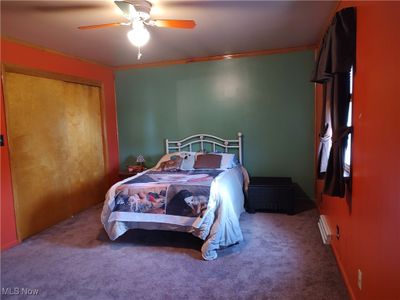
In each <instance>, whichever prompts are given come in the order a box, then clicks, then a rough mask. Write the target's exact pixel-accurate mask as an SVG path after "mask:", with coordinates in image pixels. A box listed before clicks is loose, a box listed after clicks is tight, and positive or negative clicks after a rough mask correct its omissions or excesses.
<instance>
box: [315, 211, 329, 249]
mask: <svg viewBox="0 0 400 300" xmlns="http://www.w3.org/2000/svg"><path fill="white" fill-rule="evenodd" d="M318 228H319V232H320V233H321V237H322V241H323V243H324V244H325V245H328V244H330V243H331V239H332V232H331V230H330V229H329V226H328V221H327V219H326V216H324V215H320V216H319V220H318Z"/></svg>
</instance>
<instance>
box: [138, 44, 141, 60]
mask: <svg viewBox="0 0 400 300" xmlns="http://www.w3.org/2000/svg"><path fill="white" fill-rule="evenodd" d="M141 57H142V52H140V47H138V54H137V59H138V60H139V59H140V58H141Z"/></svg>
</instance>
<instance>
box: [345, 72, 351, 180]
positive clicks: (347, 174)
mask: <svg viewBox="0 0 400 300" xmlns="http://www.w3.org/2000/svg"><path fill="white" fill-rule="evenodd" d="M352 116H353V68H351V69H350V103H349V111H348V116H347V126H348V127H351V126H352V125H353V118H352ZM350 166H351V133H350V134H349V136H348V137H347V147H346V151H345V154H344V170H343V176H344V177H350V170H351V168H350Z"/></svg>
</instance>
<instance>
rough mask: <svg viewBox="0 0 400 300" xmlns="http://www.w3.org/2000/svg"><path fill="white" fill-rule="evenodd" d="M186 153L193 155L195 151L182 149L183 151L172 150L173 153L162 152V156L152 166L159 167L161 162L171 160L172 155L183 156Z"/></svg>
mask: <svg viewBox="0 0 400 300" xmlns="http://www.w3.org/2000/svg"><path fill="white" fill-rule="evenodd" d="M188 154H190V155H195V154H196V152H189V151H183V152H173V153H167V154H164V155H163V157H161V158H160V160H159V161H158V163H157V164H156V165H155V167H154V168H155V169H159V168H160V166H161V163H163V162H166V161H168V160H171V157H173V156H180V157H182V158H184V157H185V156H186V155H188ZM193 164H194V162H193Z"/></svg>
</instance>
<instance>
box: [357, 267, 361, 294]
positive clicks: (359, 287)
mask: <svg viewBox="0 0 400 300" xmlns="http://www.w3.org/2000/svg"><path fill="white" fill-rule="evenodd" d="M357 278H358V279H357V285H358V289H359V290H360V291H361V289H362V272H361V270H360V269H358V272H357Z"/></svg>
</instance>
